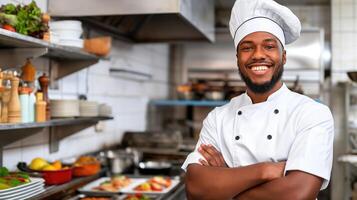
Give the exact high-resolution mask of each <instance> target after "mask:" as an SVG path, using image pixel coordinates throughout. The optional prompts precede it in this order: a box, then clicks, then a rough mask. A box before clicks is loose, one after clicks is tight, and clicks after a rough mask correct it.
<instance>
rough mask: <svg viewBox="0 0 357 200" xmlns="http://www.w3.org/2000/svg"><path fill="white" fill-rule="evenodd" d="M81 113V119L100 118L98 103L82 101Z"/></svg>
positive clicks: (80, 105) (80, 103)
mask: <svg viewBox="0 0 357 200" xmlns="http://www.w3.org/2000/svg"><path fill="white" fill-rule="evenodd" d="M79 113H80V116H81V117H96V116H98V102H96V101H80V102H79Z"/></svg>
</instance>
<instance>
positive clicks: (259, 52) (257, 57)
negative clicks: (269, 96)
mask: <svg viewBox="0 0 357 200" xmlns="http://www.w3.org/2000/svg"><path fill="white" fill-rule="evenodd" d="M265 57H266V55H265V53H264V50H263V49H262V48H261V47H257V48H256V49H255V51H254V53H253V57H252V59H254V60H262V59H263V60H264V59H265Z"/></svg>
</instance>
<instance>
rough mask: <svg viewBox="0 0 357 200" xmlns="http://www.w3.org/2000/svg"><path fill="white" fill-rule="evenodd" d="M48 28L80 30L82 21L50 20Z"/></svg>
mask: <svg viewBox="0 0 357 200" xmlns="http://www.w3.org/2000/svg"><path fill="white" fill-rule="evenodd" d="M49 27H50V29H75V30H78V29H79V30H82V22H81V21H78V20H61V21H51V22H50V24H49Z"/></svg>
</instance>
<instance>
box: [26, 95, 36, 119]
mask: <svg viewBox="0 0 357 200" xmlns="http://www.w3.org/2000/svg"><path fill="white" fill-rule="evenodd" d="M28 103H29V104H28V107H29V112H28V118H29V122H35V103H36V97H35V94H34V92H33V91H31V92H30V94H29V102H28Z"/></svg>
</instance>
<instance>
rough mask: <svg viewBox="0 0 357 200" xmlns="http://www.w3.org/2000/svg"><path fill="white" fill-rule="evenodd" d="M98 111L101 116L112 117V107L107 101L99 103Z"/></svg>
mask: <svg viewBox="0 0 357 200" xmlns="http://www.w3.org/2000/svg"><path fill="white" fill-rule="evenodd" d="M98 112H99V116H101V117H111V116H112V108H111V107H110V106H109V105H107V104H105V103H102V104H100V105H99V108H98Z"/></svg>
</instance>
